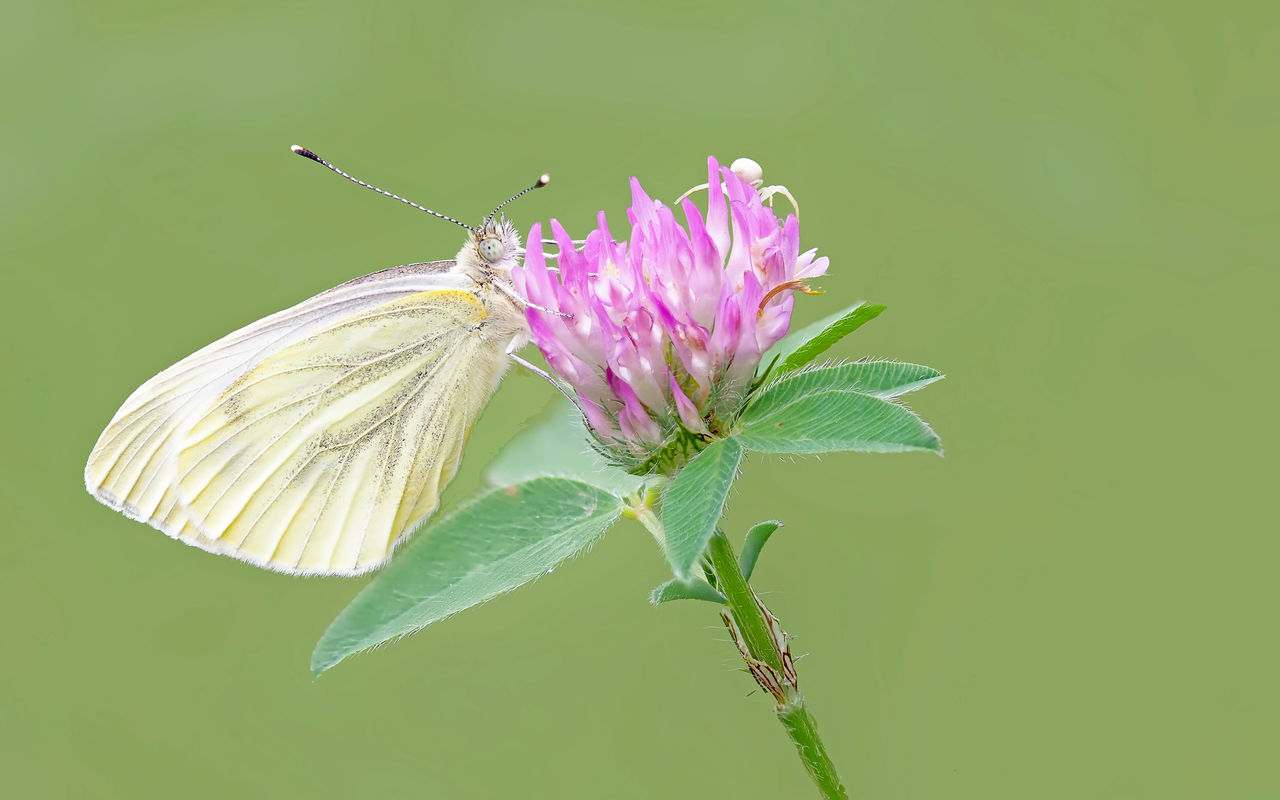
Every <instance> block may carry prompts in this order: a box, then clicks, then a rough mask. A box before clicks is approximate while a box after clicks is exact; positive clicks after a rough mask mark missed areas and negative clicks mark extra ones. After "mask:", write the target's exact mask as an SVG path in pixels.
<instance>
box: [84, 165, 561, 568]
mask: <svg viewBox="0 0 1280 800" xmlns="http://www.w3.org/2000/svg"><path fill="white" fill-rule="evenodd" d="M294 152H297V153H299V154H300V155H303V156H306V157H307V158H311V159H312V160H314V161H317V162H319V163H321V164H323V165H325V166H326V167H329V168H330V169H332V170H333V171H335V172H337V173H339V174H340V175H343V176H344V177H347V178H349V179H350V180H353V181H355V180H356V179H355V178H352V177H351V176H349V175H347V174H346V173H344V172H342V171H341V170H339V169H337V168H336V167H334V166H333V165H331V164H329V163H328V162H326V161H324V160H323V159H321V158H320V157H319V156H316V155H315V154H314V153H312V152H311V151H309V150H305V149H304V148H300V147H296V146H295V147H294ZM548 180H549V179H548V178H547V176H545V175H544V176H543V177H542V179H540V180H539V182H538V183H537V184H535V185H534V186H532V187H530V189H533V188H537V187H538V186H543V185H545V184H546V182H547V181H548ZM356 182H357V183H360V184H361V185H362V186H366V187H367V188H370V189H373V190H374V191H377V192H380V193H382V194H386V195H389V196H391V197H395V198H396V199H398V200H401V201H402V202H405V203H409V201H407V200H404V198H401V197H397V196H396V195H391V194H390V193H389V192H383V191H382V190H381V189H377V188H376V187H373V186H369V184H366V183H364V182H362V181H356ZM525 191H529V189H526V190H525ZM520 194H524V192H521V193H520ZM519 196H520V195H516V197H519ZM511 199H513V200H514V199H515V198H514V197H513V198H511ZM507 202H510V200H508V201H507ZM409 205H413V206H415V207H416V208H419V209H422V210H424V211H429V213H432V214H435V213H436V212H433V211H430V210H429V209H425V208H422V207H421V206H418V205H417V204H415V203H409ZM502 205H506V203H503V204H502ZM502 205H500V206H498V209H495V210H494V212H493V214H490V215H489V218H488V219H487V220H485V222H484V224H483V225H481V226H480V227H478V228H470V227H469V226H465V225H464V226H463V227H468V228H469V230H470V233H469V235H468V236H467V241H466V243H465V244H464V245H463V246H462V249H461V250H460V251H458V256H457V259H456V260H454V261H435V262H431V263H425V264H409V265H407V266H401V267H394V268H392V269H387V270H383V271H381V272H375V273H373V274H371V275H366V276H364V277H362V278H356V279H355V280H352V281H348V282H347V283H344V284H342V285H341V286H338V287H336V288H333V289H330V290H328V291H327V292H322V293H321V294H318V295H316V296H315V297H312V298H311V299H309V300H304V301H303V302H301V303H299V304H298V305H296V306H294V307H292V308H289V309H286V310H284V311H281V312H279V313H277V314H273V315H271V316H269V317H267V318H265V319H262V320H259V321H257V322H255V323H253V324H251V325H248V326H247V327H244V328H241V329H240V330H238V331H236V332H234V333H231V334H229V335H227V336H225V337H223V338H222V339H219V340H218V341H216V342H214V343H213V344H211V345H209V346H207V347H205V348H203V349H202V350H199V351H197V352H195V353H193V354H192V355H190V356H187V357H186V358H184V359H183V360H182V361H179V362H178V363H177V364H174V365H173V366H172V367H169V368H168V369H166V370H165V371H164V372H161V373H160V374H159V375H157V376H155V377H154V378H152V379H151V380H149V381H147V382H146V383H144V384H143V385H142V386H141V387H139V388H138V389H137V390H136V391H135V392H134V393H133V394H132V395H130V396H129V399H128V400H126V401H125V403H124V405H123V406H122V407H121V408H120V410H119V411H118V412H116V415H115V418H114V419H112V420H111V423H110V424H109V425H108V426H107V429H106V430H105V431H103V433H102V436H101V437H99V439H98V443H97V445H95V446H94V448H93V453H92V454H91V455H90V456H89V463H88V465H87V466H86V468H85V484H86V485H87V487H88V489H89V492H90V493H91V494H93V495H94V496H95V497H97V498H98V499H99V500H101V501H102V502H103V503H105V504H106V505H108V506H110V507H111V508H114V509H116V510H118V511H122V512H124V514H125V515H126V516H128V517H131V518H133V519H136V520H140V521H142V522H146V523H147V524H148V525H151V526H152V527H155V528H158V529H159V530H161V531H164V532H165V533H167V534H168V535H169V536H172V537H174V538H175V539H181V540H182V541H184V542H186V543H187V544H191V545H195V546H196V547H199V548H202V549H204V550H208V551H210V552H214V553H224V554H226V555H230V556H234V557H236V558H239V559H243V560H245V561H249V562H251V563H253V564H257V565H259V566H263V567H269V568H271V569H275V570H279V571H281V572H288V573H293V574H311V575H355V574H359V573H361V572H366V571H368V570H371V569H374V568H376V567H378V566H379V565H381V564H382V563H383V562H384V561H386V559H387V558H388V557H389V556H390V554H391V551H392V550H393V549H394V547H395V546H396V544H397V543H398V542H399V541H400V540H401V539H402V538H403V537H404V536H405V534H407V533H408V532H409V531H411V530H413V528H414V527H415V526H416V525H417V524H418V523H419V522H421V521H422V520H423V519H424V518H426V517H427V516H428V515H430V514H431V513H432V512H434V511H435V510H436V507H437V506H438V505H439V503H440V492H441V491H442V490H443V488H444V486H445V485H446V484H447V483H448V482H449V480H450V479H452V478H453V476H454V473H455V472H457V469H458V463H459V461H460V459H461V456H462V448H463V445H464V444H465V442H466V439H467V435H468V433H469V432H470V429H471V426H472V424H473V423H474V422H475V420H476V417H477V416H478V415H479V413H480V410H481V409H482V408H483V407H484V405H485V403H486V402H487V401H488V398H489V395H490V394H491V393H492V392H493V390H494V389H495V388H496V387H497V385H498V382H499V380H501V378H502V375H503V373H504V372H505V371H506V369H507V366H508V363H509V359H508V355H510V356H511V357H512V358H515V360H517V361H520V362H521V363H527V362H524V361H523V360H521V359H519V358H517V357H515V356H514V350H516V349H518V348H519V347H520V346H522V345H523V344H524V343H525V342H527V331H528V328H527V323H526V322H525V319H524V308H525V306H526V305H527V304H526V303H524V301H523V300H521V298H520V297H519V296H518V295H516V293H515V291H514V290H513V289H512V288H511V268H512V267H514V266H517V265H518V263H519V261H518V257H519V255H520V253H521V252H522V251H521V249H520V236H519V234H518V233H517V232H516V230H515V228H514V227H513V226H512V225H511V224H510V223H509V222H507V221H506V220H505V219H495V217H496V216H497V213H498V210H499V209H501V208H502ZM436 216H441V217H443V215H441V214H436ZM444 218H445V219H450V218H448V217H444ZM450 221H453V222H457V221H456V220H450ZM458 224H459V225H461V224H462V223H458Z"/></svg>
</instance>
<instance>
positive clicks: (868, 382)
mask: <svg viewBox="0 0 1280 800" xmlns="http://www.w3.org/2000/svg"><path fill="white" fill-rule="evenodd" d="M940 378H942V373H941V372H938V371H937V370H936V369H933V368H932V367H922V366H920V365H919V364H907V363H905V362H902V361H855V362H853V363H851V364H837V365H836V366H833V367H826V368H824V369H809V370H804V371H802V372H794V373H791V374H790V375H783V376H782V377H780V378H778V379H777V380H776V381H774V382H773V383H772V384H769V385H768V386H766V387H765V388H764V389H762V390H760V391H758V392H757V393H756V398H755V400H754V401H753V402H752V412H753V413H755V414H756V415H761V414H765V413H768V411H769V410H770V409H771V408H773V407H776V406H777V404H778V403H779V402H781V401H782V400H783V399H784V398H791V397H793V396H794V392H795V391H800V392H803V393H805V394H813V393H815V392H821V391H826V390H830V389H838V390H841V391H855V392H862V393H863V394H870V395H875V396H876V397H897V396H898V395H901V394H906V393H907V392H914V391H915V390H916V389H922V388H924V387H925V386H928V385H929V384H931V383H933V382H934V381H936V380H938V379H940Z"/></svg>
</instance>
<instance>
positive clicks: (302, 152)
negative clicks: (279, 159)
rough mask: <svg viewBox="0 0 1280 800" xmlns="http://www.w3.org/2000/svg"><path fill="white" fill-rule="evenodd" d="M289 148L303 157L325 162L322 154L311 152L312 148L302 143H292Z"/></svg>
mask: <svg viewBox="0 0 1280 800" xmlns="http://www.w3.org/2000/svg"><path fill="white" fill-rule="evenodd" d="M289 149H290V150H292V151H293V152H295V153H297V154H298V155H300V156H302V157H303V158H309V159H311V160H312V161H318V162H320V163H322V164H323V163H324V159H322V158H321V157H320V156H318V155H316V154H315V153H313V152H311V151H310V150H308V149H307V148H305V147H303V146H302V145H300V144H295V145H292V146H291V147H290V148H289Z"/></svg>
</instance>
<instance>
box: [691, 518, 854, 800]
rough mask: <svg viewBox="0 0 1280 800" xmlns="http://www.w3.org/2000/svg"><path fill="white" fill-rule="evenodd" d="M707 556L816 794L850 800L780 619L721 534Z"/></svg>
mask: <svg viewBox="0 0 1280 800" xmlns="http://www.w3.org/2000/svg"><path fill="white" fill-rule="evenodd" d="M707 557H708V560H709V561H710V563H711V571H712V573H713V574H714V575H715V578H716V588H718V589H719V590H720V593H721V594H723V595H724V596H725V599H727V600H728V601H729V611H728V612H726V613H725V614H723V616H724V620H725V625H726V626H727V627H728V628H729V633H730V635H732V636H733V640H734V642H735V643H736V644H737V645H738V650H739V652H740V653H741V654H742V658H743V660H744V661H746V662H747V669H748V671H750V672H751V676H752V677H753V678H755V680H756V683H758V684H760V686H761V687H762V688H763V689H764V690H765V691H767V692H769V693H770V694H772V695H773V698H774V700H776V701H777V707H776V708H775V709H774V710H775V711H776V713H777V714H778V720H779V721H780V722H781V723H782V727H783V728H784V729H785V730H786V732H787V736H788V737H789V738H790V739H791V741H792V743H794V744H795V747H796V752H797V753H799V755H800V760H801V761H802V762H803V763H804V768H805V770H806V771H808V773H809V777H811V778H812V779H813V782H814V784H815V785H816V786H817V787H818V793H819V794H820V795H821V796H822V797H823V798H826V800H848V797H849V795H848V793H847V792H846V791H845V788H844V785H843V784H842V783H840V776H839V775H838V774H836V767H835V764H833V763H832V762H831V757H830V756H828V755H827V748H826V746H825V745H824V744H823V743H822V737H821V736H819V735H818V727H817V725H816V724H815V722H814V719H813V715H812V714H811V713H809V710H808V708H807V707H806V706H805V702H804V695H802V694H801V693H800V688H799V686H798V685H797V684H798V678H797V676H796V671H795V663H794V662H793V661H792V659H791V650H790V648H789V647H788V646H787V634H786V633H785V632H784V631H783V630H782V626H781V625H780V624H779V623H778V618H777V617H775V616H773V614H772V613H770V611H769V609H767V608H765V606H764V604H763V603H761V602H760V599H759V598H758V597H756V594H755V592H753V591H752V590H751V586H750V584H748V583H747V579H746V577H744V576H743V574H742V569H741V567H740V566H739V565H738V559H737V557H735V556H734V553H733V547H732V545H730V544H729V539H728V538H727V537H726V536H725V535H724V533H723V532H722V531H719V530H717V531H716V532H715V535H714V536H712V537H711V542H710V543H709V544H708V546H707Z"/></svg>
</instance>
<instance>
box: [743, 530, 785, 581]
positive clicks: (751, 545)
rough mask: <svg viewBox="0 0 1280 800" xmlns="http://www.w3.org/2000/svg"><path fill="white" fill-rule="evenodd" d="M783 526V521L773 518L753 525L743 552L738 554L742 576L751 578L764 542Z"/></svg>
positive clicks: (744, 541) (745, 541) (745, 540)
mask: <svg viewBox="0 0 1280 800" xmlns="http://www.w3.org/2000/svg"><path fill="white" fill-rule="evenodd" d="M781 527H782V523H781V522H778V521H777V520H776V519H771V520H769V521H768V522H759V523H756V524H755V525H753V526H751V530H749V531H747V538H746V539H744V540H743V542H742V554H741V555H739V556H738V564H739V565H740V566H741V567H742V577H744V578H746V579H747V580H751V573H752V572H754V571H755V568H756V561H757V560H758V559H759V558H760V550H761V549H762V548H763V547H764V543H765V542H767V541H769V537H770V536H772V535H773V532H774V531H776V530H777V529H778V528H781Z"/></svg>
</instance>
